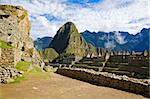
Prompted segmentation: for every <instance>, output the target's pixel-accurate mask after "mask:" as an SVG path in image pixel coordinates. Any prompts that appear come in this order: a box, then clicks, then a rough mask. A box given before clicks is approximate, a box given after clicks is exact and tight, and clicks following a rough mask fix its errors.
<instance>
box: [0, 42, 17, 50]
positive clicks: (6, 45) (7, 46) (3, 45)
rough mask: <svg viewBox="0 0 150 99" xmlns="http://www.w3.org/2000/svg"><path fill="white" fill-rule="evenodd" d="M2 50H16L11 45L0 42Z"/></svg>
mask: <svg viewBox="0 0 150 99" xmlns="http://www.w3.org/2000/svg"><path fill="white" fill-rule="evenodd" d="M0 48H14V47H13V46H11V45H10V44H9V43H6V42H4V41H1V40H0Z"/></svg>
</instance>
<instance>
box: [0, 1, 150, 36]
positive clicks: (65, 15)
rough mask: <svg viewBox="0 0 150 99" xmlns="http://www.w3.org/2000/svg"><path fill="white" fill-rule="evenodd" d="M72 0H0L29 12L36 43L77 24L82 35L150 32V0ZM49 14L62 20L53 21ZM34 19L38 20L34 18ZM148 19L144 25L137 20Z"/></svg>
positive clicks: (32, 33)
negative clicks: (80, 0)
mask: <svg viewBox="0 0 150 99" xmlns="http://www.w3.org/2000/svg"><path fill="white" fill-rule="evenodd" d="M67 1H68V0H0V4H14V5H21V6H23V7H24V8H26V9H27V10H28V11H29V14H30V20H31V26H32V27H31V35H32V37H33V38H34V39H35V38H37V37H43V36H54V35H55V34H56V32H57V30H58V29H59V27H60V26H61V25H63V24H64V23H65V22H67V21H73V22H74V23H75V24H76V26H77V28H78V29H79V32H82V31H85V30H90V31H96V32H97V31H106V32H108V31H128V32H130V33H132V34H135V33H137V32H138V31H140V30H141V29H142V28H144V27H146V28H149V26H148V25H147V24H150V14H149V13H148V10H149V8H148V5H149V3H150V0H103V1H102V2H99V3H87V6H83V5H78V4H72V3H68V2H67ZM44 14H49V15H51V16H54V17H56V18H59V19H60V20H58V21H56V20H49V19H48V18H47V17H45V16H43V15H44ZM31 16H34V17H35V18H32V17H31ZM141 18H148V19H146V20H143V21H142V22H136V23H130V22H131V21H133V20H138V19H141Z"/></svg>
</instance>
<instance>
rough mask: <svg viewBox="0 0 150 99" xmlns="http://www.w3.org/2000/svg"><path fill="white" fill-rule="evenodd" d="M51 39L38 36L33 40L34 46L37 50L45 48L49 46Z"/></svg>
mask: <svg viewBox="0 0 150 99" xmlns="http://www.w3.org/2000/svg"><path fill="white" fill-rule="evenodd" d="M52 40H53V38H52V37H43V38H38V39H36V40H35V41H34V46H35V48H36V49H38V50H45V49H46V48H48V47H49V45H50V43H51V41H52Z"/></svg>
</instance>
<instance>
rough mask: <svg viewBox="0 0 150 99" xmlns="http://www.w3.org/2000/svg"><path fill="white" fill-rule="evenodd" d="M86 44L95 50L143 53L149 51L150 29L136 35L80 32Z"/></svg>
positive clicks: (120, 32) (144, 29)
mask: <svg viewBox="0 0 150 99" xmlns="http://www.w3.org/2000/svg"><path fill="white" fill-rule="evenodd" d="M81 35H82V36H83V37H84V39H85V40H86V42H87V43H91V44H92V45H94V46H95V47H97V48H99V47H100V48H107V49H110V50H113V51H144V50H150V49H149V38H150V28H148V29H146V28H143V29H142V30H141V31H140V32H139V33H137V34H136V35H132V34H129V33H128V32H122V31H119V32H109V33H107V32H97V33H96V32H90V31H87V30H86V31H85V32H82V33H81Z"/></svg>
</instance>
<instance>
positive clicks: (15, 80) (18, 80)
mask: <svg viewBox="0 0 150 99" xmlns="http://www.w3.org/2000/svg"><path fill="white" fill-rule="evenodd" d="M23 80H27V78H26V77H25V75H23V76H20V77H17V78H15V79H14V81H13V82H10V84H16V83H20V82H21V81H23Z"/></svg>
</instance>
